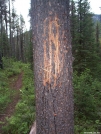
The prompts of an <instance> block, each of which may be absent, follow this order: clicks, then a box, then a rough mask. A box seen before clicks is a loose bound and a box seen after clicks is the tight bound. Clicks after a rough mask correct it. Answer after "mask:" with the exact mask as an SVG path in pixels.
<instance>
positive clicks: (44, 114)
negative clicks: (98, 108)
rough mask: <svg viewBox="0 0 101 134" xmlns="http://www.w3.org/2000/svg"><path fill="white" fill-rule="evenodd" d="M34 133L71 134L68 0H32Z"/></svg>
mask: <svg viewBox="0 0 101 134" xmlns="http://www.w3.org/2000/svg"><path fill="white" fill-rule="evenodd" d="M31 3H32V4H31V5H32V12H31V13H32V27H33V33H34V35H33V37H34V39H33V44H34V73H35V88H36V124H37V125H36V126H37V134H73V90H72V54H71V37H70V22H69V0H63V1H61V0H47V1H43V0H32V1H31Z"/></svg>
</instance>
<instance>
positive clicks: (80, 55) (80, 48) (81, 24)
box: [72, 0, 98, 73]
mask: <svg viewBox="0 0 101 134" xmlns="http://www.w3.org/2000/svg"><path fill="white" fill-rule="evenodd" d="M75 16H77V19H76V22H75V23H76V24H77V25H76V27H75V29H74V28H72V29H73V30H74V33H76V34H77V35H76V36H75V37H74V38H73V42H74V43H73V56H74V57H75V60H74V70H77V71H78V73H81V72H83V71H84V70H85V68H89V69H91V70H92V72H93V71H94V70H95V69H96V64H95V63H96V62H97V60H98V59H97V53H96V42H95V37H94V24H93V20H92V14H91V13H90V6H89V3H88V0H79V1H78V2H77V6H76V13H75ZM72 35H73V34H72Z"/></svg>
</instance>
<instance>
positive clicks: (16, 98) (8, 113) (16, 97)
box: [0, 73, 23, 134]
mask: <svg viewBox="0 0 101 134" xmlns="http://www.w3.org/2000/svg"><path fill="white" fill-rule="evenodd" d="M22 76H23V73H20V74H19V75H18V76H17V79H16V80H15V81H14V82H13V83H10V88H11V89H12V90H15V94H14V96H11V102H10V103H9V104H8V106H7V107H6V109H5V110H4V113H3V114H2V115H0V122H3V123H0V134H2V127H3V126H4V125H5V124H6V118H7V117H8V118H9V117H11V116H12V115H13V113H14V110H15V106H16V104H17V103H18V101H19V100H20V91H19V90H20V89H21V87H22ZM11 79H12V80H13V79H14V78H13V77H12V78H11Z"/></svg>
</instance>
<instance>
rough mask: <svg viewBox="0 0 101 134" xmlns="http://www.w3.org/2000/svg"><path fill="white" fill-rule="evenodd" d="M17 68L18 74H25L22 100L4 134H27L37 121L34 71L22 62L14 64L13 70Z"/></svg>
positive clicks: (21, 92)
mask: <svg viewBox="0 0 101 134" xmlns="http://www.w3.org/2000/svg"><path fill="white" fill-rule="evenodd" d="M15 67H16V68H17V71H18V72H20V71H22V72H23V81H22V84H23V86H22V88H21V89H20V94H21V100H20V101H19V102H18V104H17V105H16V108H15V113H14V115H12V116H11V117H10V118H7V125H6V126H4V127H3V130H4V133H3V134H27V133H28V132H29V131H30V128H31V125H32V123H33V121H34V120H35V95H34V83H33V71H32V70H31V69H30V68H31V67H30V64H24V63H21V62H14V64H12V68H13V70H14V69H15ZM11 72H12V69H11ZM14 75H15V74H14ZM10 76H11V75H10Z"/></svg>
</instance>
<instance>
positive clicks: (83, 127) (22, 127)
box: [0, 58, 101, 134]
mask: <svg viewBox="0 0 101 134" xmlns="http://www.w3.org/2000/svg"><path fill="white" fill-rule="evenodd" d="M3 63H4V69H3V70H0V74H1V78H2V79H1V81H2V82H1V81H0V82H1V83H0V90H1V91H0V92H1V93H2V94H0V95H1V97H0V105H2V109H1V110H0V114H2V113H3V111H4V109H5V107H6V106H7V104H9V102H10V101H11V99H10V96H11V95H13V94H14V91H13V93H12V90H11V89H10V87H9V81H10V78H11V77H13V76H16V75H18V74H19V73H21V72H22V73H23V80H22V84H23V86H22V88H21V89H20V96H21V99H20V101H19V102H18V103H17V105H16V107H15V113H14V114H13V115H12V116H11V117H10V118H6V120H7V124H6V125H5V126H4V127H3V130H4V134H9V133H10V134H16V133H17V134H27V133H29V131H30V128H31V125H32V123H33V121H34V120H35V93H34V83H33V71H32V70H31V69H30V68H31V66H30V64H25V63H22V62H20V61H14V60H13V59H6V58H3ZM73 86H74V103H75V134H83V133H84V132H91V131H92V132H98V131H99V129H100V128H101V103H100V100H101V82H100V81H99V79H97V78H94V77H93V76H92V75H91V71H90V69H86V70H85V71H84V72H83V73H81V74H80V75H79V76H78V74H77V72H76V71H75V72H74V77H73ZM3 106H4V107H3ZM0 108H1V107H0Z"/></svg>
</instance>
